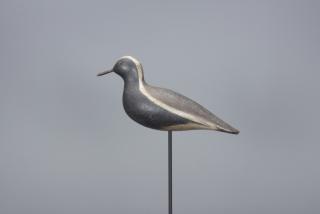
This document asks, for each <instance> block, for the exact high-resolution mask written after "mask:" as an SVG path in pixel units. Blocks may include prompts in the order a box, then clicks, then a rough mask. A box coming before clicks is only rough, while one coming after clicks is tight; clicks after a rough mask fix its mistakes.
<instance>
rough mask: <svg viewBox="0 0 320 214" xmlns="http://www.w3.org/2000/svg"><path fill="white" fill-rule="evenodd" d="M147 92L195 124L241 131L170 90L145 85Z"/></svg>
mask: <svg viewBox="0 0 320 214" xmlns="http://www.w3.org/2000/svg"><path fill="white" fill-rule="evenodd" d="M145 89H146V91H147V92H148V93H149V94H150V95H151V96H152V97H154V98H155V99H156V100H159V101H160V102H161V103H164V104H165V105H166V106H168V107H169V108H168V109H169V111H170V110H174V113H178V114H179V113H181V114H183V116H185V117H187V119H189V120H191V121H192V122H195V123H200V124H202V125H204V126H206V127H207V128H209V129H213V130H218V131H223V132H228V133H233V134H238V133H239V131H238V130H237V129H235V128H233V127H232V126H230V125H229V124H227V123H226V122H224V121H223V120H221V119H220V118H218V117H217V116H216V115H214V114H213V113H211V112H210V111H208V110H207V109H206V108H204V107H203V106H201V105H200V104H198V103H196V102H195V101H193V100H191V99H189V98H187V97H186V96H183V95H182V94H179V93H177V92H174V91H172V90H169V89H165V88H159V87H154V86H150V85H147V84H146V85H145Z"/></svg>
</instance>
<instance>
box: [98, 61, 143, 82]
mask: <svg viewBox="0 0 320 214" xmlns="http://www.w3.org/2000/svg"><path fill="white" fill-rule="evenodd" d="M111 72H115V73H117V74H118V75H120V76H121V77H122V78H123V79H124V80H128V79H135V80H138V79H139V80H140V79H141V80H143V68H142V65H141V63H140V62H139V61H138V60H137V59H135V58H133V57H132V56H124V57H121V58H120V59H119V60H118V61H117V62H116V64H115V65H114V66H113V68H112V69H111V70H107V71H104V72H101V73H99V74H98V75H97V76H102V75H105V74H108V73H111Z"/></svg>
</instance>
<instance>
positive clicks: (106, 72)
mask: <svg viewBox="0 0 320 214" xmlns="http://www.w3.org/2000/svg"><path fill="white" fill-rule="evenodd" d="M111 72H113V70H112V69H111V70H107V71H104V72H101V73H98V74H97V76H102V75H105V74H108V73H111Z"/></svg>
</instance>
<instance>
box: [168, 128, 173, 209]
mask: <svg viewBox="0 0 320 214" xmlns="http://www.w3.org/2000/svg"><path fill="white" fill-rule="evenodd" d="M168 198H169V201H168V202H169V203H168V205H169V214H172V131H168Z"/></svg>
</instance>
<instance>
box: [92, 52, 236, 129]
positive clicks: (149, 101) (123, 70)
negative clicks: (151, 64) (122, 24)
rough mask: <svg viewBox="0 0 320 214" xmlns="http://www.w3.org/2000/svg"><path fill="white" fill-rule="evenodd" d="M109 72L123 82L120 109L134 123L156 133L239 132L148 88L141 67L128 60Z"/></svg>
mask: <svg viewBox="0 0 320 214" xmlns="http://www.w3.org/2000/svg"><path fill="white" fill-rule="evenodd" d="M111 72H115V73H116V74H118V75H120V76H121V77H122V79H123V80H124V91H123V100H122V101H123V107H124V109H125V111H126V113H127V114H128V116H129V117H130V118H131V119H133V120H134V121H136V122H137V123H139V124H141V125H143V126H146V127H149V128H153V129H158V130H164V131H182V130H192V129H207V130H216V131H222V132H227V133H232V134H238V133H239V131H238V130H237V129H235V128H233V127H232V126H230V125H229V124H227V123H226V122H224V121H223V120H221V119H219V118H218V117H217V116H215V115H214V114H213V113H211V112H210V111H208V110H207V109H205V108H204V107H202V106H201V105H199V104H198V103H196V102H194V101H193V100H191V99H189V98H187V97H185V96H183V95H181V94H178V93H177V92H174V91H172V90H169V89H165V88H159V87H155V86H151V85H148V84H147V83H146V82H145V80H144V74H143V68H142V65H141V63H140V62H139V61H138V60H137V59H135V58H133V57H131V56H124V57H122V58H120V59H119V60H118V61H117V62H116V64H115V65H114V67H113V68H112V69H111V70H108V71H105V72H102V73H99V74H98V76H102V75H105V74H108V73H111Z"/></svg>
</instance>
